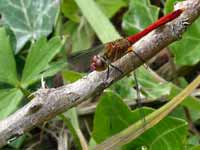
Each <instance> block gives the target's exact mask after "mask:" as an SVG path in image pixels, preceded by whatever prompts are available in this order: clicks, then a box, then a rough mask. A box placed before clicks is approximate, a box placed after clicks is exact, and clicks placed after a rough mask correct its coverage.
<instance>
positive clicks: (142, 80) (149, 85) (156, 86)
mask: <svg viewBox="0 0 200 150" xmlns="http://www.w3.org/2000/svg"><path fill="white" fill-rule="evenodd" d="M136 75H137V78H138V81H139V84H140V85H141V89H142V92H143V94H145V95H146V97H149V98H152V99H157V98H159V97H161V96H166V95H169V94H170V91H171V88H172V85H171V84H170V83H159V82H158V81H156V80H155V78H154V77H153V76H152V75H151V74H150V72H149V71H148V70H146V69H145V68H144V67H143V66H142V67H140V68H139V69H137V70H136Z"/></svg>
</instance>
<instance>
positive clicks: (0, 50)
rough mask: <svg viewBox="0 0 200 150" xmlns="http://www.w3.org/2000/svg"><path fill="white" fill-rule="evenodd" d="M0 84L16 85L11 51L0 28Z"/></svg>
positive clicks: (4, 33)
mask: <svg viewBox="0 0 200 150" xmlns="http://www.w3.org/2000/svg"><path fill="white" fill-rule="evenodd" d="M0 67H1V69H0V82H5V83H9V84H12V85H14V86H16V84H17V83H18V79H17V72H16V63H15V58H14V55H13V51H12V49H11V45H10V41H9V36H8V35H7V34H6V31H5V29H4V28H0Z"/></svg>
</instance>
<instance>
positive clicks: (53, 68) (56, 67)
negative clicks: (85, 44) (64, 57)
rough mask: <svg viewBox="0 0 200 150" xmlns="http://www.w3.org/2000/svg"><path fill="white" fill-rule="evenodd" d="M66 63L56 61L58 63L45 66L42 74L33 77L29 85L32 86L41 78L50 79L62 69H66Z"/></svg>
mask: <svg viewBox="0 0 200 150" xmlns="http://www.w3.org/2000/svg"><path fill="white" fill-rule="evenodd" d="M66 65H67V64H66V62H64V61H58V62H53V63H51V64H50V65H48V66H47V68H45V69H44V71H43V72H41V73H40V74H38V75H36V76H34V78H33V79H32V80H31V81H30V82H29V84H32V83H34V82H36V81H38V80H41V78H42V77H43V78H46V77H51V76H53V75H55V74H56V73H58V72H59V71H61V70H62V69H63V68H64V67H66Z"/></svg>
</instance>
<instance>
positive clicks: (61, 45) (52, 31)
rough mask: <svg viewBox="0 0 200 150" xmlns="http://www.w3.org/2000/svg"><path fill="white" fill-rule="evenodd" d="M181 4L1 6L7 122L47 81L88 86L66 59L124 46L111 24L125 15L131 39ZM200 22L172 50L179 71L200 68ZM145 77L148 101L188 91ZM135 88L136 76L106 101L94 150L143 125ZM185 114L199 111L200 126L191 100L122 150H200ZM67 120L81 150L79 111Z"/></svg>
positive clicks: (115, 1)
mask: <svg viewBox="0 0 200 150" xmlns="http://www.w3.org/2000/svg"><path fill="white" fill-rule="evenodd" d="M86 1H87V2H86ZM162 2H163V1H162ZM175 2H177V0H167V1H166V2H163V4H164V8H163V9H161V8H159V7H157V6H155V5H152V4H151V3H150V1H149V0H110V1H108V0H62V1H61V2H60V3H59V1H56V0H47V1H43V0H15V1H13V0H7V1H5V0H0V14H1V15H2V18H1V27H0V119H4V118H6V117H7V116H8V115H10V114H11V113H13V112H14V111H16V110H17V109H19V108H20V107H21V106H22V105H24V104H25V103H27V102H28V99H29V97H28V95H30V94H31V93H32V92H34V91H35V90H36V89H37V88H38V87H39V86H40V79H41V77H42V76H43V77H44V78H46V79H50V83H49V84H50V86H51V85H52V78H53V76H54V75H55V74H56V73H58V72H61V75H62V78H63V80H64V83H65V84H67V83H71V82H74V81H76V80H77V79H79V78H81V77H82V76H83V74H82V73H78V72H74V71H72V70H70V69H69V68H68V66H66V53H65V51H66V50H71V51H72V52H81V51H82V50H84V49H87V48H89V47H91V46H93V45H94V43H95V42H96V41H98V42H101V43H106V42H109V41H112V40H115V39H118V38H120V37H121V35H120V33H119V32H118V31H117V29H116V28H115V27H114V25H113V23H112V22H111V20H113V18H115V15H116V14H117V13H119V12H120V11H121V10H122V9H125V11H124V12H123V13H122V16H121V18H120V17H119V18H117V20H118V19H119V21H120V23H121V27H120V29H121V30H122V31H121V32H122V33H123V34H126V36H128V35H132V34H135V33H136V32H139V31H141V30H142V29H144V28H145V27H147V26H148V25H149V24H151V23H153V22H154V21H155V20H157V19H158V18H159V14H160V12H161V13H163V14H166V13H168V12H171V11H172V10H173V4H174V3H175ZM11 10H12V11H11ZM199 21H200V20H199V19H198V20H197V21H196V22H195V23H194V24H192V26H190V27H189V29H188V30H187V32H186V33H185V34H184V36H183V38H182V39H181V40H180V41H178V42H176V43H173V44H172V45H170V47H169V48H170V51H171V52H172V53H173V55H174V56H175V59H174V62H175V64H176V65H177V66H179V67H183V66H191V67H192V66H195V65H197V64H198V63H199V61H200V51H199V49H200V46H199V43H200V42H199V40H200V28H199V25H200V22H199ZM97 39H98V40H97ZM137 76H138V80H139V84H140V86H141V87H142V94H143V96H144V97H145V98H146V99H158V98H160V97H164V96H165V97H166V98H167V99H171V98H173V97H174V96H175V95H177V94H178V93H179V92H180V91H181V90H182V87H179V86H178V85H175V84H174V83H172V82H167V81H166V82H160V81H158V80H156V79H155V78H154V77H153V76H152V74H150V73H149V72H148V71H147V70H146V69H145V68H143V67H141V68H139V69H138V70H137ZM180 78H181V77H180ZM184 83H185V82H184ZM134 84H135V82H134V78H133V75H132V74H131V75H130V76H129V77H125V78H124V79H122V80H120V81H119V82H117V83H115V84H114V85H113V86H111V87H110V88H109V90H108V91H106V92H104V93H103V95H102V96H101V97H100V99H99V103H98V105H97V108H96V111H95V115H94V122H93V123H94V124H93V132H92V135H91V137H90V139H91V141H93V142H91V143H92V144H91V145H95V144H98V143H100V142H102V141H104V140H105V139H106V138H108V137H111V136H112V135H114V134H116V133H118V132H120V131H122V130H123V129H125V128H127V127H128V126H129V125H131V124H133V123H134V122H136V121H137V120H140V119H141V116H140V110H139V109H136V110H134V111H132V110H131V109H130V108H129V107H128V106H127V105H126V103H125V101H127V100H129V101H130V100H133V99H134V98H136V92H135V90H134V88H133V87H134ZM186 85H187V82H186V84H185V85H184V86H186ZM184 86H183V87H184ZM183 106H184V107H187V108H188V109H189V110H190V111H191V114H192V119H193V120H192V121H194V122H195V121H197V120H198V119H199V118H200V117H199V115H198V114H200V100H199V99H198V98H196V97H192V96H190V97H187V98H186V100H185V101H184V103H183V104H182V106H180V108H178V109H177V110H175V111H174V112H173V113H172V114H171V115H170V116H169V117H167V118H166V119H164V120H162V121H161V122H160V123H159V124H158V125H156V126H154V127H153V128H152V129H150V130H149V131H147V132H145V134H143V135H141V136H140V137H139V138H138V139H136V140H134V141H132V142H131V143H129V144H127V145H125V146H123V148H122V149H125V150H132V149H140V148H141V147H143V148H147V149H153V150H159V149H162V150H165V149H168V150H170V149H173V150H175V149H176V150H179V149H180V150H182V149H184V148H187V149H191V150H192V149H198V148H200V146H199V143H198V142H194V141H198V140H199V137H196V136H193V135H191V134H190V133H189V131H188V125H187V119H186V118H185V117H184V112H183ZM143 111H144V113H145V114H148V113H151V112H152V111H153V109H150V108H144V109H143ZM69 118H70V119H69ZM61 120H63V121H64V123H65V124H66V125H67V126H68V127H69V130H70V131H71V134H72V135H73V137H74V139H76V140H75V144H76V145H77V147H78V149H81V144H80V141H79V139H78V138H77V133H76V131H77V130H79V129H80V126H79V120H78V116H77V110H76V108H73V109H71V110H69V111H68V112H66V113H64V114H63V115H62V116H61ZM17 141H18V143H17V142H16V143H14V144H12V145H11V146H10V147H12V149H16V148H21V147H23V142H24V139H22V138H21V139H20V138H19V139H17ZM19 141H21V142H19ZM19 143H20V144H19ZM91 145H90V146H91Z"/></svg>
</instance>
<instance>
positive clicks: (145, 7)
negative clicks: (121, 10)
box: [122, 0, 159, 35]
mask: <svg viewBox="0 0 200 150" xmlns="http://www.w3.org/2000/svg"><path fill="white" fill-rule="evenodd" d="M158 13H159V8H158V7H156V6H153V5H151V4H150V2H149V0H140V1H136V0H130V4H129V10H128V11H127V12H126V14H125V15H124V17H123V22H122V27H123V29H124V30H125V31H126V33H127V34H129V35H131V34H135V33H137V32H138V31H141V30H143V29H144V28H145V27H147V26H148V25H150V24H151V23H153V22H154V21H155V20H157V18H158Z"/></svg>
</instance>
